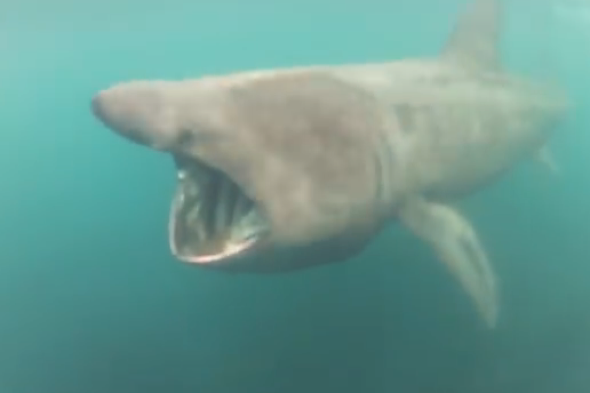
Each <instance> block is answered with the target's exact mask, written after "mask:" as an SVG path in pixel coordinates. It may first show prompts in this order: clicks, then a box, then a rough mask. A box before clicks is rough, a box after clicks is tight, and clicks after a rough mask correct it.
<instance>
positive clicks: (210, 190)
mask: <svg viewBox="0 0 590 393" xmlns="http://www.w3.org/2000/svg"><path fill="white" fill-rule="evenodd" d="M179 162H180V161H179V160H177V176H178V180H177V182H178V184H177V189H176V194H175V195H174V199H173V201H172V205H171V208H170V219H169V230H168V231H169V242H170V249H171V252H172V254H173V255H174V256H175V257H176V258H177V259H179V260H180V261H182V262H186V263H193V264H206V265H211V264H213V265H216V264H219V263H224V262H229V261H232V260H235V259H236V258H239V257H243V256H246V255H250V254H251V253H253V252H254V251H255V250H257V249H259V247H261V246H262V245H263V244H264V243H265V240H266V239H267V238H268V235H269V233H270V230H269V225H268V221H267V220H266V219H264V217H263V215H262V213H261V211H260V209H259V208H258V206H256V204H255V203H254V202H253V201H252V200H251V199H250V198H249V197H248V196H246V194H245V193H244V192H243V191H242V190H241V189H240V188H239V187H238V186H237V185H236V184H235V183H234V182H233V181H232V180H231V179H230V178H229V177H228V176H226V175H225V174H223V173H221V172H220V171H217V170H215V169H212V168H210V167H207V166H205V165H203V164H201V163H199V162H197V161H195V160H190V159H188V160H186V159H184V160H183V161H182V163H180V164H179Z"/></svg>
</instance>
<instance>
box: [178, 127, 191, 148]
mask: <svg viewBox="0 0 590 393" xmlns="http://www.w3.org/2000/svg"><path fill="white" fill-rule="evenodd" d="M193 141H194V134H193V133H192V132H190V131H189V130H180V132H179V133H178V138H177V140H176V143H177V144H178V145H179V146H185V145H190V144H191V143H192V142H193Z"/></svg>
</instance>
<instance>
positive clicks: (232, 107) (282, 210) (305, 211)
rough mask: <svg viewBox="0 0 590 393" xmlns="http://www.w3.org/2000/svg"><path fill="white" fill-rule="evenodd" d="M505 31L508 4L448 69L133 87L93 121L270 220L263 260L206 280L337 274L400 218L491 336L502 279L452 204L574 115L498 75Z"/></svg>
mask: <svg viewBox="0 0 590 393" xmlns="http://www.w3.org/2000/svg"><path fill="white" fill-rule="evenodd" d="M499 20H500V7H499V3H498V2H497V1H494V0H479V1H476V2H475V3H474V4H473V5H472V6H471V8H470V9H468V10H467V11H466V12H465V13H464V15H463V16H462V17H461V18H460V19H459V22H458V23H457V27H456V29H455V31H454V33H453V34H452V36H451V38H450V39H449V42H448V44H447V47H446V48H445V49H444V51H443V53H442V55H441V56H439V57H433V58H431V59H428V58H426V59H411V60H401V61H395V62H386V63H377V64H359V65H338V66H313V67H295V68H290V69H282V70H266V71H264V70H263V71H252V72H242V73H236V74H232V75H223V76H209V77H202V78H199V79H193V80H183V81H135V82H127V83H121V84H119V85H116V86H114V87H112V88H109V89H106V90H104V91H102V92H100V93H99V94H97V96H96V97H95V98H94V100H93V109H94V112H95V114H96V115H97V117H98V118H100V119H101V120H102V121H103V122H104V123H105V124H106V125H107V126H108V127H110V128H112V129H113V130H115V131H116V132H118V133H119V134H121V135H123V136H125V137H126V138H129V139H131V140H134V141H136V142H138V143H140V144H143V145H147V146H149V147H151V148H154V149H157V150H161V151H165V152H169V153H171V154H173V155H175V156H176V157H183V158H186V159H192V160H195V161H198V162H202V163H206V164H207V165H209V166H211V167H213V168H216V169H217V170H219V171H221V172H222V173H224V174H225V175H226V176H228V178H230V179H232V180H233V181H234V182H235V183H236V184H237V185H238V186H239V188H240V189H241V190H242V191H243V192H244V194H246V195H247V196H248V197H250V198H251V199H252V200H253V201H255V203H256V204H257V205H258V206H259V208H260V209H261V211H263V212H264V213H265V215H266V217H267V218H268V220H269V223H270V227H271V236H270V238H269V239H268V241H267V242H266V243H265V245H264V247H259V248H257V249H256V250H254V252H250V253H244V255H243V256H242V257H238V258H232V259H231V260H222V261H219V262H216V263H214V264H207V265H206V266H207V267H210V268H220V269H228V270H234V271H258V272H262V271H288V270H292V269H301V268H305V267H309V266H313V265H319V264H324V263H328V262H335V261H341V260H345V259H347V258H350V257H351V256H353V255H355V254H356V253H358V252H360V251H361V250H362V249H363V248H364V246H365V245H366V244H367V243H368V242H369V241H370V240H371V239H372V238H373V237H374V235H375V234H376V233H377V232H378V231H379V230H381V229H382V228H383V227H384V226H385V225H387V224H389V223H390V222H391V221H392V219H399V220H400V222H401V223H402V224H403V225H405V226H406V227H407V228H408V229H410V230H411V231H413V232H414V233H415V234H416V235H417V236H418V237H420V238H421V239H423V240H424V241H425V242H426V243H428V244H429V245H431V246H432V248H433V250H434V252H435V253H436V255H437V256H438V258H439V259H440V260H441V261H442V262H444V263H445V264H446V265H447V267H448V269H449V270H450V271H451V272H452V273H453V274H454V276H455V277H456V278H457V280H458V281H459V282H460V283H461V285H462V286H463V287H464V289H465V290H466V291H467V293H468V294H469V295H470V296H471V298H472V299H473V300H474V302H475V304H476V306H477V308H478V310H479V312H480V314H481V315H482V317H483V318H484V319H485V320H486V322H487V323H488V325H490V326H493V325H494V324H495V322H496V319H497V313H498V304H497V303H498V299H497V285H496V282H495V276H494V273H493V270H492V269H491V265H490V264H489V263H488V261H487V257H486V255H485V251H484V249H483V246H482V245H481V244H480V242H479V240H478V238H477V234H476V232H475V230H474V229H473V228H472V227H471V226H470V224H469V223H468V222H467V221H466V219H465V218H463V217H462V216H461V214H460V213H458V212H457V211H455V210H454V209H453V208H451V207H450V206H447V205H446V203H447V202H448V201H452V200H454V199H457V198H460V197H464V196H467V195H469V194H471V193H473V192H474V191H476V190H478V189H480V188H481V187H483V186H484V185H487V184H490V182H492V181H493V180H495V179H497V178H498V177H499V176H501V175H502V174H503V173H505V172H506V171H508V170H509V169H510V168H512V167H513V166H514V165H515V164H516V163H517V162H518V161H520V160H522V159H528V158H531V157H532V156H533V155H534V154H535V152H536V151H538V150H539V149H541V148H542V147H543V146H544V144H545V143H546V140H547V138H548V137H549V135H550V133H551V131H553V130H554V129H555V123H556V122H557V121H558V120H559V119H560V118H561V117H562V116H563V114H564V111H565V109H566V101H565V99H564V98H563V97H562V96H561V95H560V94H558V91H557V90H556V89H554V88H552V87H549V86H542V85H536V84H533V83H530V82H527V81H525V80H523V79H520V78H516V77H514V76H511V75H509V74H507V73H505V72H503V71H502V70H501V68H500V66H499V61H498V54H497V48H496V45H497V40H498V37H497V36H498V29H499V27H498V26H499Z"/></svg>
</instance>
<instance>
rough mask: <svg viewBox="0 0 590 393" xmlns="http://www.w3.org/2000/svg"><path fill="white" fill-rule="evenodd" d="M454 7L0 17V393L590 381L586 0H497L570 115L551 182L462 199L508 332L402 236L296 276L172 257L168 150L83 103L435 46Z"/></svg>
mask: <svg viewBox="0 0 590 393" xmlns="http://www.w3.org/2000/svg"><path fill="white" fill-rule="evenodd" d="M463 4H464V2H463V1H459V0H444V1H443V0H441V1H437V2H434V1H427V0H415V1H414V2H407V1H402V0H388V1H376V0H369V1H368V2H360V1H358V0H355V1H353V0H350V1H346V2H340V1H336V0H322V1H320V2H314V1H311V0H305V1H297V2H295V1H291V2H270V1H264V0H253V1H250V2H246V1H240V2H238V1H237V0H234V1H230V0H221V1H218V2H212V1H211V2H204V1H202V2H190V1H187V0H184V1H182V0H170V1H161V2H159V3H158V2H142V1H138V0H127V1H126V2H123V1H115V0H106V1H95V2H74V1H71V0H70V1H67V0H52V1H44V2H42V1H39V0H26V1H21V2H11V3H10V4H2V5H0V97H1V105H0V392H2V393H52V392H55V393H69V392H72V393H74V392H75V393H80V392H84V393H107V392H108V393H119V392H120V393H132V392H141V393H150V392H158V393H159V392H175V393H185V392H195V393H197V392H198V393H228V392H240V393H246V392H252V393H266V392H270V393H274V392H281V393H288V392H298V393H300V392H324V393H326V392H338V393H346V392H355V393H360V392H363V393H365V392H367V393H372V392H375V393H381V392H403V393H414V392H415V393H480V392H481V393H488V392H489V393H512V392H518V393H525V392H535V393H544V392H560V393H561V392H563V393H565V392H567V393H570V392H588V391H589V390H590V302H589V300H590V285H588V283H589V282H590V209H588V205H589V204H588V201H589V200H590V176H589V175H588V168H590V163H589V162H590V161H588V158H587V157H588V156H587V154H588V151H589V150H590V115H589V113H590V111H589V108H590V78H589V77H588V73H589V71H590V16H589V15H590V11H588V10H587V9H586V8H584V7H590V5H585V4H584V2H582V1H579V2H570V3H567V4H566V3H563V2H562V3H557V2H553V3H549V2H547V1H545V2H543V1H541V0H538V1H532V0H530V1H527V0H520V1H519V0H512V2H511V3H508V4H507V5H508V7H507V9H506V16H507V19H506V29H505V30H504V41H503V53H504V63H505V65H506V67H507V68H509V69H510V70H513V71H515V72H522V73H525V74H526V75H529V76H531V75H532V76H536V77H539V78H552V79H555V80H558V81H559V82H560V83H561V84H562V85H563V86H564V87H565V88H566V89H568V91H569V93H570V95H571V97H572V100H573V101H574V102H575V103H576V105H577V108H576V109H575V111H574V112H573V113H572V114H571V116H570V117H569V119H568V120H567V122H566V123H565V124H564V125H563V126H562V127H561V128H560V129H559V130H558V131H557V132H556V133H555V137H554V138H553V140H552V142H551V146H552V150H553V151H554V154H555V156H556V159H557V162H558V164H559V166H560V169H561V175H560V176H558V177H554V176H551V175H550V174H549V173H548V171H546V170H545V169H544V168H543V167H542V166H540V165H537V164H535V163H534V162H532V161H530V162H525V163H523V165H521V166H519V167H518V168H517V169H516V170H515V171H514V172H512V173H510V174H509V175H508V176H507V177H505V178H504V179H502V181H501V182H499V183H497V184H496V185H494V186H493V187H489V188H487V189H486V190H484V191H483V192H481V193H480V194H478V195H475V196H474V197H472V198H470V199H469V200H466V201H464V202H462V203H461V206H462V209H463V211H465V212H466V214H467V215H468V216H469V217H470V219H471V221H472V222H473V224H474V225H475V226H476V228H477V229H478V231H479V233H480V235H481V237H482V240H483V242H484V244H485V246H486V248H487V250H488V253H489V254H490V258H491V259H492V261H493V263H494V266H495V269H496V270H497V273H498V275H499V277H500V279H501V285H502V307H503V308H502V314H501V318H502V319H501V325H500V327H499V328H498V330H497V331H495V332H488V331H486V330H485V329H484V328H483V327H482V326H481V324H480V322H479V320H478V319H477V317H476V315H475V314H474V312H473V309H472V308H471V304H470V303H469V302H468V299H467V297H466V296H464V295H463V293H462V292H461V291H460V289H459V288H458V286H457V285H456V284H455V282H454V281H453V280H452V279H451V278H450V277H449V276H448V275H447V273H446V271H445V270H444V269H443V267H442V266H441V265H439V263H438V262H437V260H436V259H435V258H434V257H433V256H432V255H431V254H430V252H429V250H427V249H426V248H425V246H424V245H423V244H422V243H420V242H419V241H418V240H416V239H415V238H413V237H412V236H410V235H409V234H408V233H407V232H406V231H405V230H404V229H403V228H400V227H399V226H397V225H393V226H392V227H391V229H389V230H388V231H386V232H385V233H383V234H382V235H381V236H380V238H379V239H378V240H377V241H376V242H375V243H374V244H373V245H372V246H371V247H370V248H369V249H368V250H367V251H366V252H365V253H364V254H363V255H362V256H361V257H359V258H357V259H355V260H352V261H349V262H347V263H344V264H340V265H334V266H326V267H322V268H317V269H312V270H308V271H305V272H300V273H296V274H289V275H282V276H267V277H264V276H263V277H260V276H239V275H227V274H222V273H217V272H211V271H202V270H199V269H195V268H192V267H190V266H185V265H182V264H181V263H179V262H177V261H175V260H174V259H172V257H171V256H170V255H169V251H168V245H167V237H166V221H167V215H168V208H169V203H170V198H171V195H172V191H173V184H174V173H173V168H172V163H171V160H170V159H169V158H167V157H166V156H163V155H160V154H157V153H154V152H152V151H148V150H147V149H143V148H140V147H137V146H135V145H132V144H130V143H128V142H127V141H124V140H123V139H121V138H119V137H117V136H115V135H113V134H112V133H111V132H109V131H108V130H106V129H105V128H104V127H102V126H101V125H100V124H99V123H98V122H97V121H96V120H95V119H94V118H93V117H92V115H91V112H90V110H89V100H90V97H91V96H92V95H93V94H94V93H95V92H96V91H97V90H99V89H101V88H104V87H107V86H108V85H110V84H112V83H114V82H117V81H122V80H127V79H133V78H181V77H189V76H199V75H202V74H204V73H221V72H229V71H236V70H242V69H249V68H258V67H264V68H268V67H279V66H290V65H295V64H309V63H342V62H366V61H381V60H386V59H390V58H402V57H407V56H423V55H434V54H436V53H437V52H438V51H439V50H440V48H441V46H442V45H443V43H444V42H445V40H446V38H447V35H448V33H449V31H450V29H451V28H452V25H453V23H454V21H455V19H456V17H457V12H458V11H459V10H460V7H461V6H462V5H463ZM589 4H590V3H589Z"/></svg>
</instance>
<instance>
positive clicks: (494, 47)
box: [442, 0, 501, 70]
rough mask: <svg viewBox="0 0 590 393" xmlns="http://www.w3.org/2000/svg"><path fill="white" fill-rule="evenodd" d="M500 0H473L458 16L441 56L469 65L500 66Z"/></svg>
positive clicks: (491, 67) (486, 67)
mask: <svg viewBox="0 0 590 393" xmlns="http://www.w3.org/2000/svg"><path fill="white" fill-rule="evenodd" d="M500 14H501V6H500V2H499V0H475V1H474V2H473V3H472V4H470V5H469V6H468V7H467V9H466V10H465V11H464V12H463V14H462V15H461V16H460V17H459V20H458V21H457V24H456V25H455V28H454V30H453V32H452V33H451V37H450V38H449V40H448V41H447V44H446V46H445V48H444V50H443V53H442V56H443V57H444V58H446V59H449V60H451V61H454V62H457V63H459V64H461V66H464V67H468V68H471V69H489V70H498V69H499V68H500V59H499V53H498V52H499V50H498V41H499V30H500V17H501V15H500Z"/></svg>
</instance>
